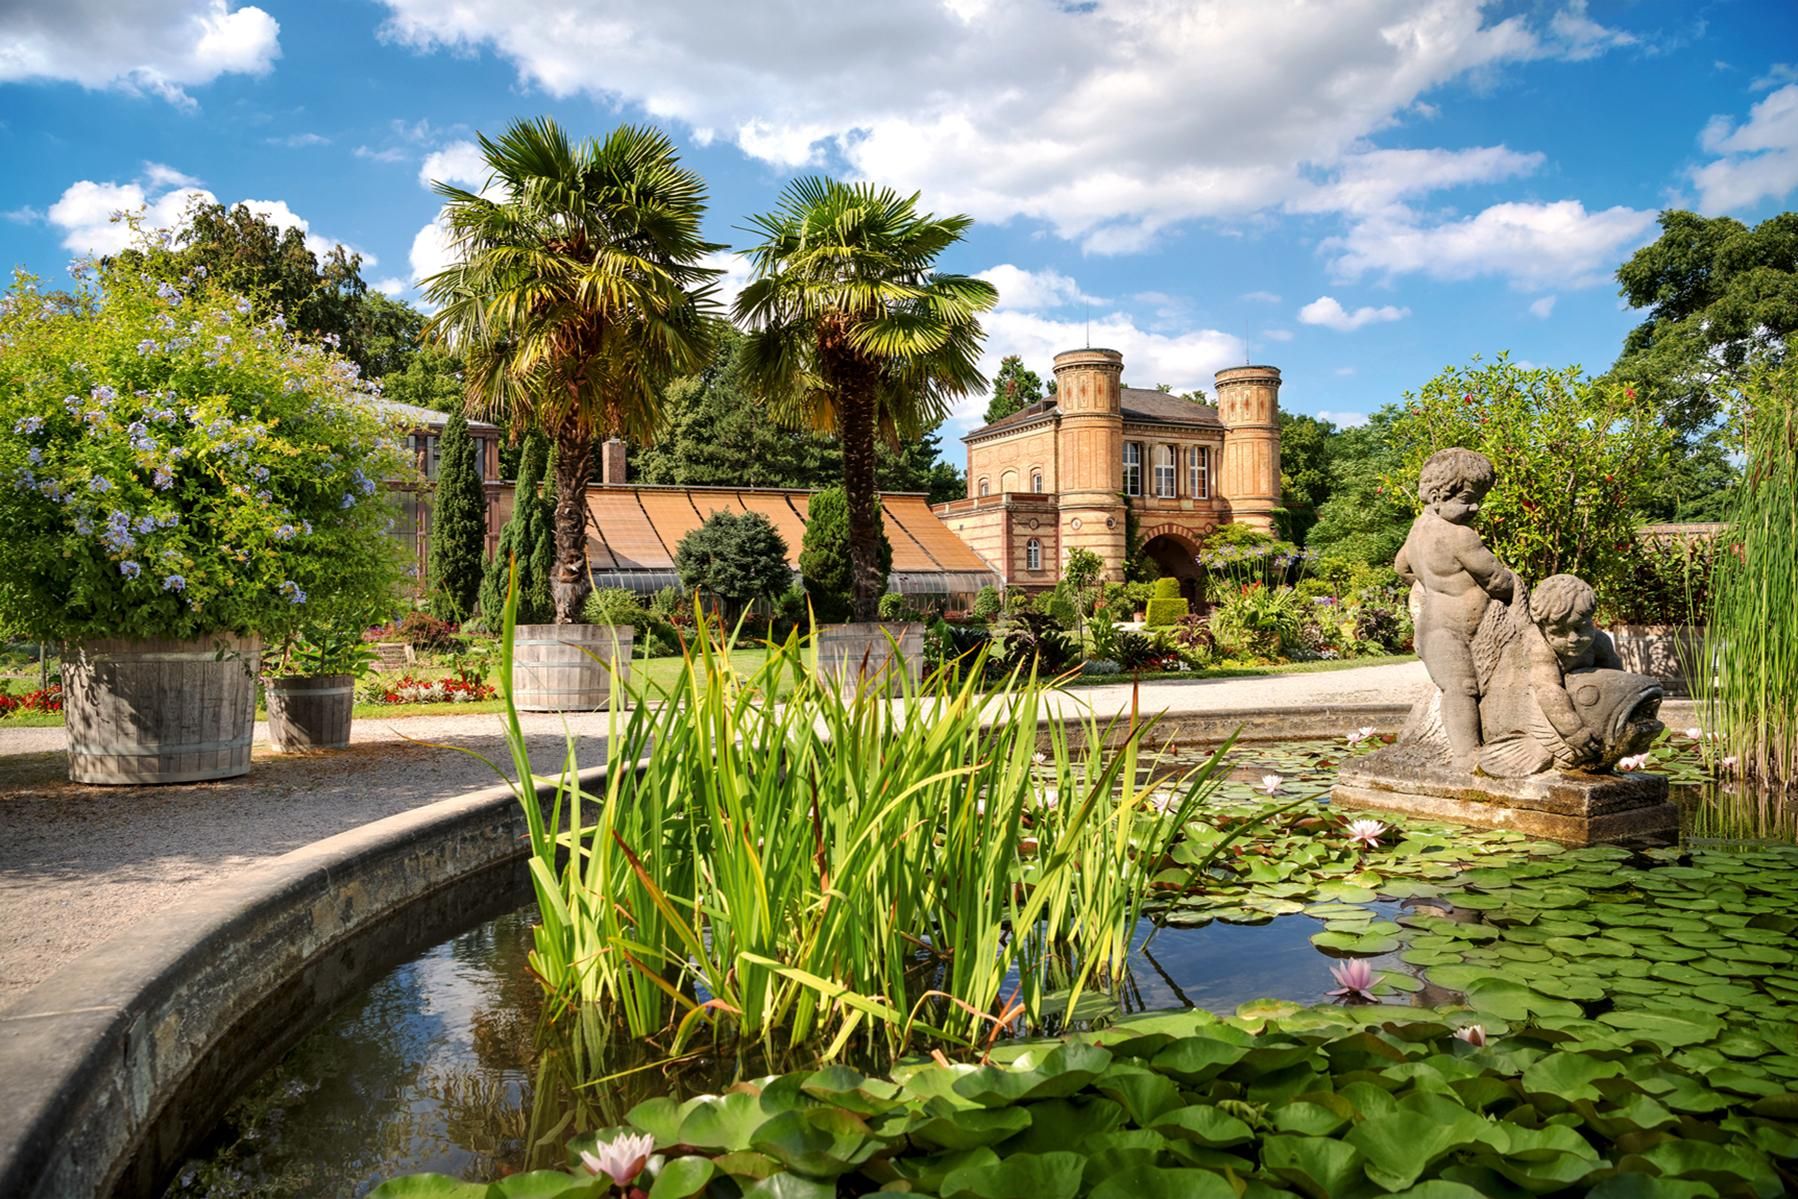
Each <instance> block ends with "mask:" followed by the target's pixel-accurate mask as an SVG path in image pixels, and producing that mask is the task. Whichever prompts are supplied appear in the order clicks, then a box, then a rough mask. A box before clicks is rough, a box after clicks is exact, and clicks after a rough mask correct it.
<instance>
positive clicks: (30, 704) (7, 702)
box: [0, 683, 62, 716]
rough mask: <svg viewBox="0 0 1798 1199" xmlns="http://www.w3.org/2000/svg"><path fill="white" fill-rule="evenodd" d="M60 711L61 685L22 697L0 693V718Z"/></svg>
mask: <svg viewBox="0 0 1798 1199" xmlns="http://www.w3.org/2000/svg"><path fill="white" fill-rule="evenodd" d="M60 711H62V684H60V683H53V684H51V685H50V686H48V687H41V688H39V689H38V690H36V691H27V692H26V693H25V694H24V695H13V694H10V693H9V692H6V691H0V716H11V715H12V714H13V713H14V712H60Z"/></svg>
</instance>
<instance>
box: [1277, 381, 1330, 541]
mask: <svg viewBox="0 0 1798 1199" xmlns="http://www.w3.org/2000/svg"><path fill="white" fill-rule="evenodd" d="M1336 432H1337V430H1336V426H1335V425H1333V424H1331V423H1330V422H1329V421H1327V420H1322V419H1319V418H1318V417H1315V416H1306V415H1303V414H1302V413H1296V412H1282V413H1280V506H1281V508H1283V509H1284V510H1285V516H1284V517H1283V522H1284V526H1285V527H1284V528H1282V529H1281V530H1280V532H1281V535H1282V536H1284V537H1285V538H1286V539H1287V540H1288V541H1293V542H1297V543H1299V544H1301V545H1302V544H1304V541H1305V536H1306V534H1307V533H1309V532H1310V530H1311V526H1312V525H1314V524H1316V523H1317V513H1318V509H1319V508H1321V507H1323V504H1324V501H1325V500H1327V499H1329V498H1330V458H1331V454H1332V451H1333V450H1334V449H1335V445H1336Z"/></svg>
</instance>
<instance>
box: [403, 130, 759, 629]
mask: <svg viewBox="0 0 1798 1199" xmlns="http://www.w3.org/2000/svg"><path fill="white" fill-rule="evenodd" d="M480 146H481V156H482V159H483V161H484V163H485V165H486V167H487V169H488V170H489V171H490V172H491V178H490V186H489V188H488V189H487V190H486V191H484V192H482V193H480V194H477V193H475V192H471V191H467V190H465V189H463V188H459V187H454V186H451V185H449V184H446V183H437V184H435V185H434V187H435V190H436V191H437V193H438V194H439V195H440V196H442V197H443V198H444V200H445V205H444V220H445V222H446V223H447V225H448V228H449V238H450V242H451V245H452V246H453V247H454V252H455V254H456V261H454V262H453V263H452V264H451V265H450V266H449V267H448V268H446V269H445V270H443V271H441V272H439V273H438V274H436V275H433V276H432V277H431V278H429V279H427V280H425V281H424V288H425V293H426V294H427V295H428V296H429V297H430V298H431V300H432V302H433V303H435V304H437V305H439V309H438V312H437V314H436V315H435V316H434V317H432V318H431V322H430V325H429V326H428V331H429V332H430V334H431V335H432V336H433V337H434V338H437V339H440V340H442V341H443V342H445V343H446V344H447V345H448V347H449V348H450V349H452V350H455V351H458V352H460V353H461V354H462V357H463V361H464V381H465V384H466V386H467V389H468V397H469V403H470V405H471V406H472V407H473V409H474V410H476V411H479V412H481V413H483V414H487V415H492V416H495V417H500V418H504V419H507V420H509V421H512V422H514V423H516V424H525V425H532V426H535V427H537V428H539V429H541V430H543V432H544V433H546V434H547V435H548V436H549V437H550V438H551V440H553V441H554V443H555V445H556V451H557V452H556V456H555V473H556V482H555V487H554V489H553V492H554V495H555V505H556V506H555V518H554V526H555V568H554V572H553V578H552V579H551V589H552V594H553V596H554V600H555V619H556V620H557V621H558V622H570V621H574V620H577V619H579V614H580V611H581V601H582V600H583V599H584V598H585V597H586V593H587V591H588V589H589V587H590V585H591V584H590V582H589V579H588V574H587V507H586V492H587V480H588V478H589V475H590V473H591V469H592V460H593V447H594V445H595V444H596V443H597V442H600V441H603V440H604V439H605V438H607V437H610V436H623V437H626V438H629V439H631V440H633V441H637V442H640V443H646V442H649V441H653V440H654V439H655V437H656V435H657V434H658V433H659V432H660V424H661V413H660V406H659V402H658V395H659V389H660V387H661V386H662V384H663V383H665V382H666V381H667V380H668V379H670V378H673V377H674V376H675V375H677V374H680V373H682V372H689V371H693V370H695V369H697V368H699V367H700V366H701V365H702V364H703V363H704V362H705V359H706V351H707V349H708V346H707V337H708V334H709V332H710V327H711V321H710V319H709V313H710V311H711V308H712V304H713V301H712V283H711V281H712V279H713V278H714V277H715V276H716V275H717V273H718V272H717V271H716V270H714V269H712V268H710V267H707V266H704V265H702V264H701V260H702V259H703V258H704V257H705V255H707V254H709V253H711V252H713V251H715V250H719V249H722V248H723V247H721V246H718V245H715V244H713V243H711V242H707V241H705V240H704V239H703V238H702V237H701V236H700V233H699V225H700V220H701V217H702V216H703V214H704V212H705V182H704V180H702V179H701V178H700V177H699V176H698V175H697V174H695V173H694V172H693V171H690V170H688V169H686V168H685V167H682V166H681V165H680V163H679V160H678V158H677V156H676V155H675V152H674V146H673V143H671V142H670V141H669V140H668V138H667V136H666V135H665V134H663V133H661V132H660V131H658V130H655V129H651V128H647V127H641V128H640V127H633V126H628V125H626V126H621V127H620V128H618V129H616V130H614V131H613V132H612V133H611V134H610V135H609V136H607V137H606V138H605V139H604V140H603V141H601V140H592V139H590V140H587V141H583V142H578V143H577V142H574V141H572V140H570V138H569V137H568V136H567V134H565V133H564V132H563V131H562V129H561V128H560V126H558V125H557V124H556V123H555V122H554V121H552V120H550V119H548V118H541V119H538V120H536V121H520V122H516V123H514V124H513V125H512V126H511V127H509V128H508V129H507V130H506V131H505V132H504V133H502V134H501V135H500V136H499V137H498V138H496V139H495V138H489V137H487V136H485V135H481V136H480Z"/></svg>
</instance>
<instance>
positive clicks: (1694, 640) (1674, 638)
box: [1605, 624, 1704, 696]
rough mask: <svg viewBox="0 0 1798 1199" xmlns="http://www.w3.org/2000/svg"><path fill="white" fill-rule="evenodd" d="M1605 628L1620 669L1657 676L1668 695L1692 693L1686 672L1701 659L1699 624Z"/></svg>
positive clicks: (1615, 626) (1690, 681)
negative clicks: (1613, 647) (1614, 648)
mask: <svg viewBox="0 0 1798 1199" xmlns="http://www.w3.org/2000/svg"><path fill="white" fill-rule="evenodd" d="M1605 631H1606V632H1607V633H1609V634H1610V635H1611V644H1612V645H1615V646H1616V647H1617V659H1618V661H1620V662H1622V663H1623V669H1625V670H1633V671H1635V672H1636V673H1637V674H1645V675H1650V676H1652V677H1653V678H1657V679H1659V680H1660V681H1661V689H1662V690H1663V691H1665V692H1666V693H1667V694H1668V695H1671V696H1687V695H1690V694H1692V680H1691V678H1690V677H1688V672H1689V671H1690V670H1692V669H1694V668H1696V667H1697V666H1698V665H1699V664H1700V663H1701V662H1703V660H1704V627H1703V626H1702V625H1689V624H1619V625H1612V626H1611V627H1610V628H1608V629H1606V630H1605Z"/></svg>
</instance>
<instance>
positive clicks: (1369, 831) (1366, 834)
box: [1348, 820, 1386, 849]
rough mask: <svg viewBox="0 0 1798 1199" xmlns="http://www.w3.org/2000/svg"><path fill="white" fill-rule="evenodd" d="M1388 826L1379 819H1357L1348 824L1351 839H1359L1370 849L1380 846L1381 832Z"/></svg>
mask: <svg viewBox="0 0 1798 1199" xmlns="http://www.w3.org/2000/svg"><path fill="white" fill-rule="evenodd" d="M1385 831H1386V826H1385V825H1383V824H1381V823H1380V822H1379V821H1377V820H1357V821H1354V822H1353V823H1352V824H1350V825H1349V826H1348V835H1349V840H1351V841H1359V842H1361V844H1363V845H1365V846H1367V848H1369V849H1378V848H1379V847H1380V834H1381V833H1384V832H1385Z"/></svg>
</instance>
